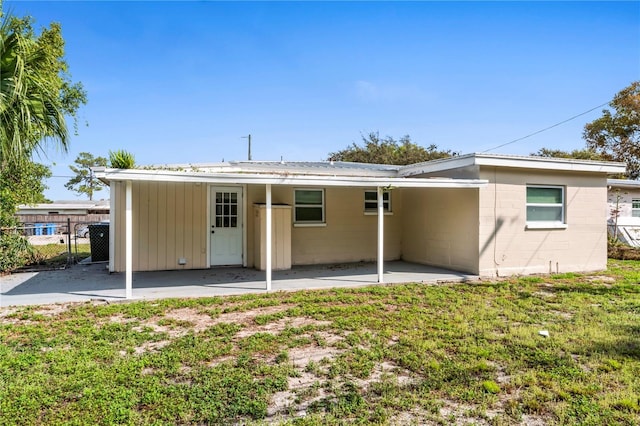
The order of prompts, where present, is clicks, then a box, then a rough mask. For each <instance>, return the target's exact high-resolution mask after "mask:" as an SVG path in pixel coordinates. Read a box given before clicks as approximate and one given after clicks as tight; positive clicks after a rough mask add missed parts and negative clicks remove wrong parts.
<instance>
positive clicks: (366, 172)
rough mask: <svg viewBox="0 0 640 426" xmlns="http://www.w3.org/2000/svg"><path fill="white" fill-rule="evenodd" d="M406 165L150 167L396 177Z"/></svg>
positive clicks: (298, 163) (303, 163)
mask: <svg viewBox="0 0 640 426" xmlns="http://www.w3.org/2000/svg"><path fill="white" fill-rule="evenodd" d="M401 167H402V166H394V165H388V164H365V163H351V162H347V161H229V162H226V163H192V164H165V165H156V166H149V167H144V169H146V170H178V171H193V172H198V171H200V172H209V173H247V172H253V173H272V174H280V173H281V174H296V175H304V174H315V175H330V176H333V175H340V176H387V177H395V176H397V174H398V170H399V169H400V168H401Z"/></svg>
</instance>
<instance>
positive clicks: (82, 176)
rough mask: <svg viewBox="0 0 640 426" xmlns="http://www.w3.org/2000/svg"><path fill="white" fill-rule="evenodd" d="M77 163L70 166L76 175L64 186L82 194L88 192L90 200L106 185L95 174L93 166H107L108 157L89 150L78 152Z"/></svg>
mask: <svg viewBox="0 0 640 426" xmlns="http://www.w3.org/2000/svg"><path fill="white" fill-rule="evenodd" d="M75 163H76V164H77V166H74V165H71V166H69V168H70V169H71V171H72V172H73V173H75V176H74V177H72V178H71V179H69V181H68V182H67V183H66V184H65V185H64V186H65V188H67V189H69V190H71V191H75V192H77V193H78V194H80V195H82V194H86V195H87V196H88V197H89V200H93V193H94V192H96V191H100V190H101V189H102V188H104V186H105V185H104V183H102V182H101V181H100V180H99V179H96V178H95V176H93V172H92V171H91V167H96V166H106V165H107V159H106V158H104V157H94V156H93V155H91V154H90V153H88V152H81V153H80V154H78V157H77V158H76V161H75Z"/></svg>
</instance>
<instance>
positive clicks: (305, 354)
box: [289, 346, 343, 370]
mask: <svg viewBox="0 0 640 426" xmlns="http://www.w3.org/2000/svg"><path fill="white" fill-rule="evenodd" d="M342 352H343V351H342V350H339V349H336V348H333V347H330V346H326V347H320V346H307V347H303V348H293V349H291V350H290V351H289V359H290V360H291V362H292V363H293V365H294V367H296V368H299V369H301V370H304V369H305V368H307V366H308V365H309V364H310V363H311V362H313V363H316V364H317V363H319V362H321V361H322V360H323V359H325V358H326V359H327V360H333V359H334V358H335V357H336V356H337V355H339V354H340V353H342Z"/></svg>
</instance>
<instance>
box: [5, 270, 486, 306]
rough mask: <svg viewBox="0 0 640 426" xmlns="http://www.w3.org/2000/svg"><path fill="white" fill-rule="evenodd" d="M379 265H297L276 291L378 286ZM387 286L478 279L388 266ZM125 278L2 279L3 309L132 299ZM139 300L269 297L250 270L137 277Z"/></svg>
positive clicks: (278, 274) (70, 273) (29, 275)
mask: <svg viewBox="0 0 640 426" xmlns="http://www.w3.org/2000/svg"><path fill="white" fill-rule="evenodd" d="M377 268H378V265H377V263H375V262H360V263H346V264H334V265H313V266H294V267H293V268H292V269H290V270H286V271H273V276H272V279H273V281H272V287H271V290H272V291H296V290H308V289H327V288H340V287H345V288H346V287H359V286H367V285H385V284H376V281H377V278H378V270H377ZM384 268H385V269H384V274H385V282H386V284H398V283H408V282H415V283H425V284H437V283H442V282H461V281H470V280H476V279H478V277H477V276H475V275H470V274H465V273H461V272H455V271H450V270H446V269H441V268H434V267H430V266H424V265H418V264H414V263H409V262H402V261H392V262H385V264H384ZM123 275H124V273H112V274H110V273H109V271H108V270H107V268H106V267H105V264H104V263H94V264H78V265H75V266H73V267H71V268H69V269H65V270H57V271H42V272H25V273H20V274H13V275H7V276H4V277H0V289H1V292H0V307H7V306H16V305H40V304H50V303H67V302H87V301H91V300H100V301H107V302H118V301H125V300H127V297H126V296H127V294H126V290H125V288H124V286H123V285H122V284H123ZM134 281H135V286H134V288H133V292H132V293H133V294H132V299H133V300H153V299H163V298H171V297H214V296H229V295H239V294H259V293H266V292H267V290H266V288H265V272H264V271H257V270H255V269H249V268H240V267H238V268H213V269H203V270H184V271H161V272H136V273H134Z"/></svg>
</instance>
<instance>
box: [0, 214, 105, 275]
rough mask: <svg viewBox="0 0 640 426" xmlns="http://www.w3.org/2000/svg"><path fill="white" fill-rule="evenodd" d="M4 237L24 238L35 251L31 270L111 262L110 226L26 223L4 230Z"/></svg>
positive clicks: (101, 223)
mask: <svg viewBox="0 0 640 426" xmlns="http://www.w3.org/2000/svg"><path fill="white" fill-rule="evenodd" d="M2 232H3V233H11V234H14V235H20V236H21V237H22V238H24V239H25V240H27V241H28V242H29V244H30V245H31V247H32V248H33V250H32V255H31V256H30V257H31V258H30V259H27V267H35V266H38V267H39V268H46V267H51V268H59V267H64V266H69V265H72V264H75V263H78V262H80V261H82V260H85V259H88V258H91V259H90V260H91V261H92V262H98V261H108V260H109V223H108V222H98V223H96V222H72V221H71V220H69V219H67V220H66V221H60V222H55V221H51V222H48V223H24V224H22V226H18V227H15V228H3V229H2Z"/></svg>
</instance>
